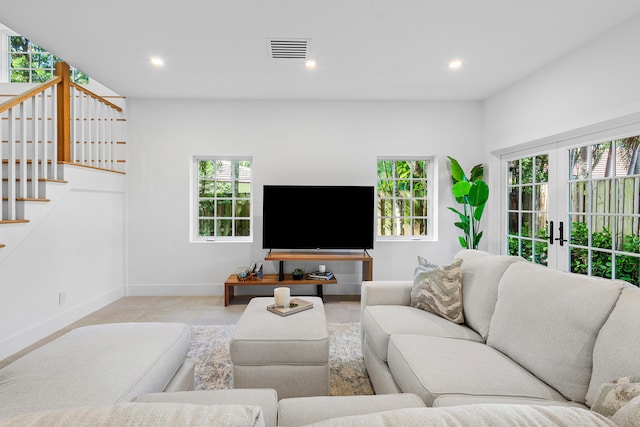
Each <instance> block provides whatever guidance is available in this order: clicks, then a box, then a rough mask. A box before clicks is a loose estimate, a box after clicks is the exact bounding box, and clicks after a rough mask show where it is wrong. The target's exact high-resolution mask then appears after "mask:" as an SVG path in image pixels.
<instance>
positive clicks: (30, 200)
mask: <svg viewBox="0 0 640 427" xmlns="http://www.w3.org/2000/svg"><path fill="white" fill-rule="evenodd" d="M2 201H3V202H8V201H9V198H7V197H5V198H3V199H2ZM50 201H51V199H37V198H34V197H18V198H16V202H50Z"/></svg>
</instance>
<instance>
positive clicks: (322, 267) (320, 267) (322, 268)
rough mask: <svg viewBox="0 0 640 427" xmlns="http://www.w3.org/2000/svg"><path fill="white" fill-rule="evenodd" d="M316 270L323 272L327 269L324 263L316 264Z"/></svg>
mask: <svg viewBox="0 0 640 427" xmlns="http://www.w3.org/2000/svg"><path fill="white" fill-rule="evenodd" d="M318 270H319V271H320V273H324V272H325V271H327V266H326V265H324V264H320V265H319V266H318Z"/></svg>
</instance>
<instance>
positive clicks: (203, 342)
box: [189, 323, 373, 396]
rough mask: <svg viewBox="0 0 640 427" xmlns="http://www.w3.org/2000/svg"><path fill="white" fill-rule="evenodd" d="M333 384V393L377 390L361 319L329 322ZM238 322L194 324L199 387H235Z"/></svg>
mask: <svg viewBox="0 0 640 427" xmlns="http://www.w3.org/2000/svg"><path fill="white" fill-rule="evenodd" d="M328 326H329V386H330V393H331V395H332V396H351V395H363V394H373V387H372V386H371V382H370V381H369V376H368V375H367V371H366V369H365V367H364V361H363V359H362V351H361V346H360V323H329V325H328ZM234 327H235V325H205V326H192V327H191V350H190V351H189V356H190V357H192V358H194V359H195V361H196V369H195V383H196V390H217V389H225V388H232V386H233V368H232V365H231V357H230V356H229V340H230V338H231V334H232V333H233V328H234Z"/></svg>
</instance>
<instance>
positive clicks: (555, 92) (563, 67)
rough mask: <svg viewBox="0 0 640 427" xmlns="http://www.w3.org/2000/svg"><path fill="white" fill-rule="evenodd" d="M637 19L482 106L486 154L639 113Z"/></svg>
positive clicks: (639, 24)
mask: <svg viewBox="0 0 640 427" xmlns="http://www.w3.org/2000/svg"><path fill="white" fill-rule="evenodd" d="M638 40H640V16H638V17H635V18H633V19H631V20H629V21H628V22H626V23H625V24H624V25H621V26H619V27H618V28H616V29H614V30H612V31H610V32H608V33H607V34H604V35H603V36H601V37H600V38H598V39H596V40H594V41H592V42H591V43H588V44H586V45H584V46H583V47H582V48H580V49H577V50H576V51H574V52H572V53H571V54H569V55H567V56H566V57H564V58H561V59H560V60H558V61H555V62H554V63H552V64H551V65H549V66H547V67H546V68H544V69H542V70H540V71H539V72H537V73H534V74H533V75H531V76H529V77H528V78H526V79H524V80H521V81H519V82H518V83H516V84H514V85H513V86H511V87H509V88H507V89H505V90H503V91H501V92H500V93H498V94H495V95H493V96H491V97H490V98H488V99H487V100H486V101H485V102H484V134H485V136H484V143H485V147H486V149H487V151H489V152H492V151H496V150H503V149H506V148H508V147H513V146H515V145H518V144H526V143H531V142H532V141H535V140H538V139H542V138H547V137H549V136H551V135H555V134H559V133H562V132H567V131H572V130H575V129H578V128H581V127H585V126H589V125H592V124H594V123H599V122H603V121H607V120H611V119H614V118H618V117H622V116H625V115H628V114H632V113H637V112H640V78H638V76H639V75H640V55H638Z"/></svg>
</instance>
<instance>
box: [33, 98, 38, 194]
mask: <svg viewBox="0 0 640 427" xmlns="http://www.w3.org/2000/svg"><path fill="white" fill-rule="evenodd" d="M31 125H32V126H31V145H32V148H33V159H32V161H33V163H32V164H31V194H32V195H33V197H35V198H38V197H40V194H38V193H39V192H38V187H39V185H38V180H39V179H40V175H39V174H38V170H39V169H40V164H39V163H38V160H39V158H40V156H39V155H38V126H39V123H38V96H37V95H34V96H33V97H32V98H31Z"/></svg>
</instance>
